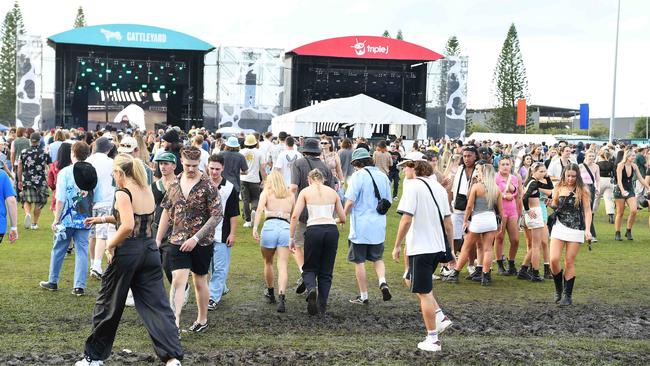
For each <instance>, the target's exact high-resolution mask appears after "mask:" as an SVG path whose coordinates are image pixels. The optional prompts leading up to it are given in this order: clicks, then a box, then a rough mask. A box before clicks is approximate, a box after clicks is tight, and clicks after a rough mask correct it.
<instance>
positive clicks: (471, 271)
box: [467, 264, 476, 273]
mask: <svg viewBox="0 0 650 366" xmlns="http://www.w3.org/2000/svg"><path fill="white" fill-rule="evenodd" d="M474 271H476V267H475V266H474V265H472V264H470V265H468V266H467V272H469V273H474Z"/></svg>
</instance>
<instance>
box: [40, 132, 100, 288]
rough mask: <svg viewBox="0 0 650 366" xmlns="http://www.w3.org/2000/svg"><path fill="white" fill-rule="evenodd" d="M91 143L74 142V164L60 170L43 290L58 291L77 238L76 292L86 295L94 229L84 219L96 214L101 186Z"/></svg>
mask: <svg viewBox="0 0 650 366" xmlns="http://www.w3.org/2000/svg"><path fill="white" fill-rule="evenodd" d="M89 155H90V146H88V144H86V143H85V142H83V141H77V142H75V144H74V145H72V165H70V166H67V167H65V168H63V169H62V170H61V171H60V172H59V176H58V179H57V182H56V212H55V213H54V221H53V223H52V231H53V232H54V245H53V247H52V253H51V255H50V271H49V278H48V280H47V281H41V282H40V283H39V286H40V287H41V288H43V289H46V290H50V291H56V290H58V283H59V275H60V273H61V267H62V266H63V260H64V259H65V254H66V252H67V250H68V245H69V244H70V240H73V239H74V243H75V245H74V247H75V266H74V285H73V289H72V294H73V295H75V296H83V295H84V294H85V288H86V280H87V276H88V235H89V234H90V229H89V227H88V226H87V225H86V223H85V222H84V220H86V218H88V217H91V216H92V206H93V190H94V189H95V187H96V186H97V172H96V171H95V168H94V167H93V166H92V165H91V164H90V163H87V162H86V161H85V160H86V158H88V156H89Z"/></svg>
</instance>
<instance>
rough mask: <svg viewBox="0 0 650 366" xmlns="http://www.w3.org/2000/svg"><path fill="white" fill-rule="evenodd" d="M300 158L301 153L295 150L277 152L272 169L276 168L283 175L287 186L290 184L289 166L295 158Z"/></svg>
mask: <svg viewBox="0 0 650 366" xmlns="http://www.w3.org/2000/svg"><path fill="white" fill-rule="evenodd" d="M300 158H302V154H301V153H299V152H298V151H296V150H282V151H280V153H279V154H278V157H277V159H276V163H275V164H273V169H277V170H279V171H280V173H282V176H283V177H284V183H285V184H286V185H287V187H288V186H289V185H290V184H291V167H292V166H293V163H295V162H296V160H298V159H300Z"/></svg>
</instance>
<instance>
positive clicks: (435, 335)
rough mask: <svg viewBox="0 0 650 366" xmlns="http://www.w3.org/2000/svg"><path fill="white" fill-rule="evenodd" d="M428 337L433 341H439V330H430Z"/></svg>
mask: <svg viewBox="0 0 650 366" xmlns="http://www.w3.org/2000/svg"><path fill="white" fill-rule="evenodd" d="M427 338H429V339H430V340H431V342H434V343H435V342H438V332H436V331H435V330H430V331H428V332H427Z"/></svg>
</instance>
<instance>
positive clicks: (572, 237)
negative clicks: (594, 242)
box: [551, 220, 585, 244]
mask: <svg viewBox="0 0 650 366" xmlns="http://www.w3.org/2000/svg"><path fill="white" fill-rule="evenodd" d="M551 239H558V240H562V241H566V242H570V243H580V244H582V243H584V242H585V231H584V230H576V229H571V228H570V227H566V226H564V225H562V223H561V222H560V220H555V224H554V225H553V230H552V231H551Z"/></svg>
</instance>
